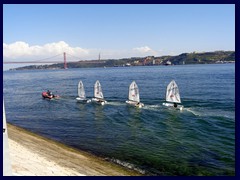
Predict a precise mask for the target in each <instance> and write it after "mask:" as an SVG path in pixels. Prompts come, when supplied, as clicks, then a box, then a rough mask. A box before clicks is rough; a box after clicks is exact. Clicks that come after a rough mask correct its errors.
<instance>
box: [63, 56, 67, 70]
mask: <svg viewBox="0 0 240 180" xmlns="http://www.w3.org/2000/svg"><path fill="white" fill-rule="evenodd" d="M63 59H64V69H67V59H66V53H65V52H64V53H63Z"/></svg>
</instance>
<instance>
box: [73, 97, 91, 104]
mask: <svg viewBox="0 0 240 180" xmlns="http://www.w3.org/2000/svg"><path fill="white" fill-rule="evenodd" d="M76 100H77V102H79V103H90V102H91V99H83V98H80V97H77V98H76Z"/></svg>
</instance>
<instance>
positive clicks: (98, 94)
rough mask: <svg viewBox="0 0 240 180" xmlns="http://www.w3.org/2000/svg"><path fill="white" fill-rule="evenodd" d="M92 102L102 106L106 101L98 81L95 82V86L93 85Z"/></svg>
mask: <svg viewBox="0 0 240 180" xmlns="http://www.w3.org/2000/svg"><path fill="white" fill-rule="evenodd" d="M92 101H93V102H95V103H97V104H101V105H104V104H106V103H107V101H106V100H104V97H103V92H102V87H101V84H100V82H99V81H98V80H97V81H96V82H95V85H94V98H92Z"/></svg>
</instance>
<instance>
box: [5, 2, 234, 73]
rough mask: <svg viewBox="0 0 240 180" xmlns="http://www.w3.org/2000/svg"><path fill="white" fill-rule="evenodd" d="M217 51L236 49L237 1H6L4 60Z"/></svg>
mask: <svg viewBox="0 0 240 180" xmlns="http://www.w3.org/2000/svg"><path fill="white" fill-rule="evenodd" d="M217 50H225V51H228V50H231V51H235V5H234V4H191V5H187V4H176V5H171V4H168V5H167V4H126V5H124V4H118V5H113V4H111V5H110V4H96V5H92V4H73V5H64V4H63V5H58V4H52V5H51V4H46V5H43V4H38V5H37V4H32V5H27V4H18V5H12V4H4V5H3V61H9V60H14V61H21V60H23V59H24V60H29V61H31V60H38V59H41V58H48V57H51V56H54V55H57V54H61V53H63V52H67V53H69V54H72V55H74V56H76V57H79V58H81V59H82V60H86V59H97V58H98V54H99V53H101V58H103V59H108V58H113V59H117V58H125V57H144V56H148V55H151V56H163V55H178V54H181V53H189V52H193V51H196V52H203V51H217ZM17 66H24V64H21V65H14V64H12V65H4V69H7V68H10V67H17Z"/></svg>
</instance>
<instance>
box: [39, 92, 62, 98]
mask: <svg viewBox="0 0 240 180" xmlns="http://www.w3.org/2000/svg"><path fill="white" fill-rule="evenodd" d="M42 97H43V98H44V99H45V98H47V99H56V98H59V97H60V96H59V95H54V94H51V95H49V93H48V92H42Z"/></svg>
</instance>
